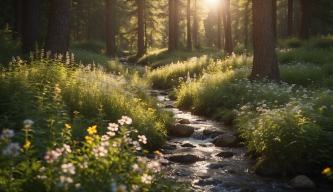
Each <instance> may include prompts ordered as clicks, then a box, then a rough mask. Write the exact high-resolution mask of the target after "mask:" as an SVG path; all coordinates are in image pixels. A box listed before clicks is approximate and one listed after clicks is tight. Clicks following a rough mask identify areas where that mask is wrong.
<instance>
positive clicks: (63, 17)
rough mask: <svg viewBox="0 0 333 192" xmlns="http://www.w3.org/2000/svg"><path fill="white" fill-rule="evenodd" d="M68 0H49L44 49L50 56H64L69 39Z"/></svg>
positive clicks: (69, 4) (69, 3) (69, 5)
mask: <svg viewBox="0 0 333 192" xmlns="http://www.w3.org/2000/svg"><path fill="white" fill-rule="evenodd" d="M70 7H71V1H70V0H51V1H50V15H49V24H48V32H47V38H46V44H45V48H46V50H47V51H50V52H51V53H52V54H56V53H60V54H66V52H67V51H68V48H69V39H70V21H69V20H70Z"/></svg>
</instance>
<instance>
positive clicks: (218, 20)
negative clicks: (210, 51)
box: [217, 7, 222, 50]
mask: <svg viewBox="0 0 333 192" xmlns="http://www.w3.org/2000/svg"><path fill="white" fill-rule="evenodd" d="M221 17H222V7H221V9H220V8H217V49H218V50H221V49H222V38H221V37H222V34H221V33H222V26H221V22H222V21H221Z"/></svg>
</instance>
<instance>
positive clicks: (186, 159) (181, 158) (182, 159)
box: [168, 154, 202, 164]
mask: <svg viewBox="0 0 333 192" xmlns="http://www.w3.org/2000/svg"><path fill="white" fill-rule="evenodd" d="M168 159H169V161H172V162H175V163H180V164H193V163H195V162H197V161H200V160H202V159H201V158H200V157H199V156H197V155H192V154H185V155H173V156H170V157H169V158H168Z"/></svg>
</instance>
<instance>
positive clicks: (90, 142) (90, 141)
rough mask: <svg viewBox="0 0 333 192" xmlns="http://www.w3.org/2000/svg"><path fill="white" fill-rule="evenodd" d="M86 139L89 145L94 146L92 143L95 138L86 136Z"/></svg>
mask: <svg viewBox="0 0 333 192" xmlns="http://www.w3.org/2000/svg"><path fill="white" fill-rule="evenodd" d="M84 138H85V139H86V142H87V143H88V144H92V142H93V141H94V138H93V137H91V136H88V135H87V136H85V137H84Z"/></svg>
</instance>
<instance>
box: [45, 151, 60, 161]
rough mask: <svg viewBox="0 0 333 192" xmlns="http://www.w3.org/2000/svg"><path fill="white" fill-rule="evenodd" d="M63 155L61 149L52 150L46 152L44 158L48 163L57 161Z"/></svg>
mask: <svg viewBox="0 0 333 192" xmlns="http://www.w3.org/2000/svg"><path fill="white" fill-rule="evenodd" d="M61 155H62V153H61V151H59V150H51V151H48V152H46V154H45V156H44V159H45V161H46V162H47V163H53V162H55V161H56V160H57V159H58V158H59V157H60V156H61Z"/></svg>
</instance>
